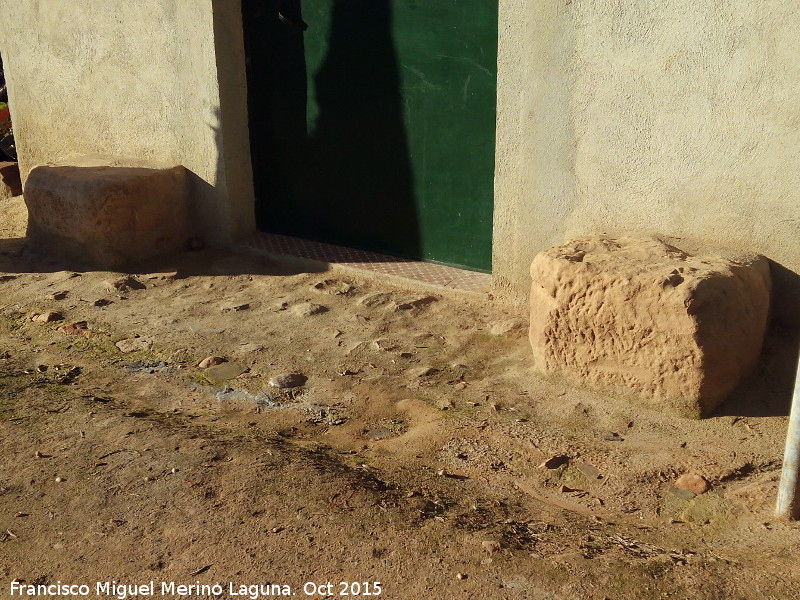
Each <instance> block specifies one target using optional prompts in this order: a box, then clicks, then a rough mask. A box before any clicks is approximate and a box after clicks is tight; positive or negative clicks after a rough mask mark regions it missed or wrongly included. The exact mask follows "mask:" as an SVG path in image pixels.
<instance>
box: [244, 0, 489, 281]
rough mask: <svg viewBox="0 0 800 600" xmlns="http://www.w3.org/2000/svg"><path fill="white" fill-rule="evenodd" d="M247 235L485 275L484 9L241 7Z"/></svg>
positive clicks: (296, 0)
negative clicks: (248, 171) (254, 228)
mask: <svg viewBox="0 0 800 600" xmlns="http://www.w3.org/2000/svg"><path fill="white" fill-rule="evenodd" d="M243 17H244V24H245V44H246V49H247V55H248V87H249V91H248V94H249V102H248V106H249V113H250V132H251V152H252V157H253V172H254V178H255V185H256V196H257V199H258V200H257V216H258V222H259V227H260V228H261V229H262V230H264V231H269V232H275V233H284V234H287V235H294V236H298V237H305V238H309V239H314V240H319V241H326V242H332V243H336V244H340V245H345V246H351V247H357V248H363V249H367V250H374V251H377V252H382V253H385V254H391V255H395V256H401V257H406V258H414V259H422V260H427V261H432V262H439V263H444V264H451V265H456V266H462V267H466V268H470V269H475V270H479V271H490V270H491V236H492V204H493V202H492V201H493V186H494V147H495V106H496V105H495V98H496V61H497V3H496V2H493V1H492V0H302V1H301V0H243Z"/></svg>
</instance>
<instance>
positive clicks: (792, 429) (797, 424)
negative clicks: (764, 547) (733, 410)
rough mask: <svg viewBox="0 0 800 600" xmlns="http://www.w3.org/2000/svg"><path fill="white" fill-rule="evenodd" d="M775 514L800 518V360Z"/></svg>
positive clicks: (789, 517) (788, 517)
mask: <svg viewBox="0 0 800 600" xmlns="http://www.w3.org/2000/svg"><path fill="white" fill-rule="evenodd" d="M775 516H776V517H782V518H787V519H800V361H798V365H797V374H796V375H795V380H794V394H793V395H792V409H791V411H790V413H789V432H788V433H787V434H786V452H785V453H784V455H783V470H782V471H781V483H780V487H779V488H778V502H777V504H776V505H775Z"/></svg>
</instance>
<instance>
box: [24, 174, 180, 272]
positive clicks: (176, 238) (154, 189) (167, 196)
mask: <svg viewBox="0 0 800 600" xmlns="http://www.w3.org/2000/svg"><path fill="white" fill-rule="evenodd" d="M79 162H80V161H79ZM87 165H88V166H87ZM25 204H26V205H27V207H28V215H29V219H28V237H29V240H30V243H31V247H32V248H33V249H34V250H36V251H37V252H41V253H44V254H51V255H53V256H58V257H59V258H65V259H68V260H73V261H77V262H80V263H82V264H86V265H89V266H92V267H98V268H103V269H112V270H118V269H125V268H129V267H130V266H132V265H135V264H137V263H140V262H142V261H144V260H147V259H150V258H153V257H155V256H159V255H162V254H166V253H169V252H172V251H174V250H177V249H178V248H183V246H184V245H185V244H186V240H187V239H188V236H189V220H188V179H187V173H186V170H185V169H184V168H183V167H174V168H171V169H146V168H138V167H137V168H134V167H109V166H96V165H95V164H94V163H93V162H89V161H87V163H86V164H83V165H81V164H79V165H77V166H75V165H56V166H38V167H35V168H34V169H33V170H32V171H31V172H30V175H29V176H28V179H27V182H26V184H25Z"/></svg>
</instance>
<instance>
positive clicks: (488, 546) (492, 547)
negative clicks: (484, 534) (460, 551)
mask: <svg viewBox="0 0 800 600" xmlns="http://www.w3.org/2000/svg"><path fill="white" fill-rule="evenodd" d="M481 546H482V547H483V549H484V550H485V551H486V552H488V553H489V554H493V553H495V552H499V551H500V548H501V545H500V542H496V541H494V540H484V541H483V542H481Z"/></svg>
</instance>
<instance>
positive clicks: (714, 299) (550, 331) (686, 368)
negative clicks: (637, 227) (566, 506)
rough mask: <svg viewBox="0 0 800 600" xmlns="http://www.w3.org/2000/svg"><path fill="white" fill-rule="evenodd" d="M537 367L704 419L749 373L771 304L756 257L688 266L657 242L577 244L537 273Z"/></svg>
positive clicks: (557, 252)
mask: <svg viewBox="0 0 800 600" xmlns="http://www.w3.org/2000/svg"><path fill="white" fill-rule="evenodd" d="M531 276H532V278H533V286H532V290H531V324H530V341H531V345H532V347H533V355H534V362H535V367H536V368H537V370H539V371H540V372H543V373H545V374H547V375H550V376H556V377H558V378H561V379H564V380H566V381H567V382H569V383H571V384H573V385H576V386H579V387H591V388H595V389H598V390H600V391H603V392H605V393H609V394H612V395H617V396H626V397H629V398H635V399H642V400H645V401H647V402H648V404H650V405H651V406H653V407H654V408H658V409H659V410H662V411H664V412H667V413H670V414H674V415H680V416H687V417H694V418H697V417H699V416H701V415H702V414H706V413H708V412H710V411H711V410H713V409H714V408H715V407H716V406H717V405H718V404H719V403H720V402H722V400H723V399H724V398H725V396H726V395H727V394H728V393H729V392H730V391H731V390H732V389H733V388H734V387H736V385H737V384H738V383H739V381H740V380H741V379H742V378H743V377H744V376H746V375H748V374H749V372H750V371H751V370H752V369H753V368H754V366H755V365H756V362H757V360H758V356H759V354H760V351H761V345H762V342H763V337H764V330H765V326H766V321H767V313H768V309H769V303H770V288H771V282H770V272H769V265H768V262H767V260H766V259H765V258H764V257H761V256H749V257H737V258H723V257H721V256H691V255H689V254H687V253H685V252H683V251H681V250H678V249H677V248H674V247H671V246H668V245H666V244H664V243H662V242H660V241H658V240H655V239H636V238H616V239H612V238H606V237H591V238H582V239H578V240H575V241H573V242H570V243H568V244H565V245H563V246H558V247H555V248H551V249H549V250H546V251H545V252H542V253H540V254H539V255H537V256H536V258H535V259H534V261H533V264H532V265H531Z"/></svg>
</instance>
